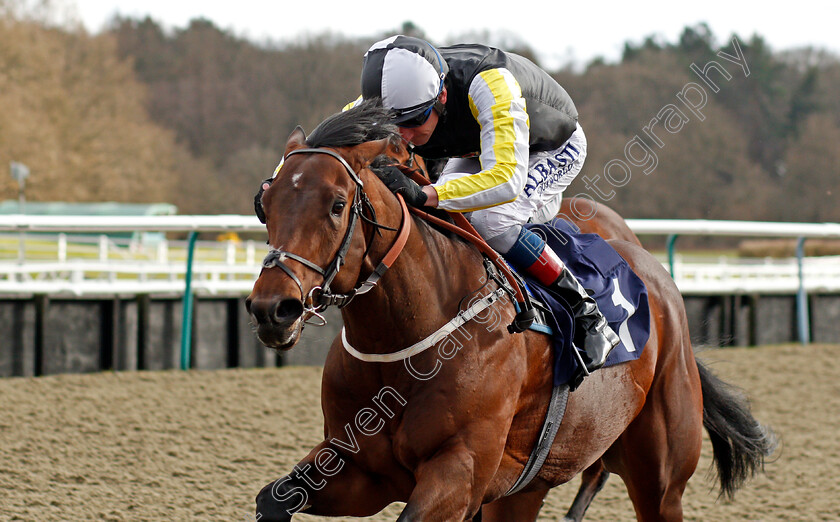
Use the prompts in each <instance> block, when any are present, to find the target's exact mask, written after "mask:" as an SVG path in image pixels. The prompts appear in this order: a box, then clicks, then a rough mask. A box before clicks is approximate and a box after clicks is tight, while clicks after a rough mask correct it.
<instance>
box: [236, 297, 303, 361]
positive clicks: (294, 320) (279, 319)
mask: <svg viewBox="0 0 840 522" xmlns="http://www.w3.org/2000/svg"><path fill="white" fill-rule="evenodd" d="M245 308H246V309H247V310H248V313H249V314H250V315H251V318H252V322H253V324H254V325H255V326H256V331H257V337H258V338H259V340H260V342H262V343H263V344H264V345H266V346H267V347H269V348H273V349H275V350H289V349H291V348H292V347H293V346H294V345H295V343H297V341H298V339H299V338H300V330H301V326H302V324H303V321H301V317H302V316H303V303H302V302H301V301H300V300H299V299H282V300H279V299H261V298H253V299H252V298H250V297H249V298H248V299H246V300H245Z"/></svg>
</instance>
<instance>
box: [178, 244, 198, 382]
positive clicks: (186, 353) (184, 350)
mask: <svg viewBox="0 0 840 522" xmlns="http://www.w3.org/2000/svg"><path fill="white" fill-rule="evenodd" d="M197 237H198V233H197V232H190V235H189V239H188V242H187V273H186V276H185V277H184V279H185V284H184V306H183V307H182V314H181V369H182V370H189V369H190V360H191V358H192V314H193V294H192V272H193V252H194V251H195V240H196V238H197Z"/></svg>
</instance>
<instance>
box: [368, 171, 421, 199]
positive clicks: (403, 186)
mask: <svg viewBox="0 0 840 522" xmlns="http://www.w3.org/2000/svg"><path fill="white" fill-rule="evenodd" d="M374 172H375V173H376V175H377V177H378V178H379V179H381V180H382V183H385V186H386V187H388V188H389V189H391V192H393V193H394V194H402V197H403V199H404V200H405V202H406V203H408V204H409V205H411V206H413V207H422V206H423V205H425V204H426V200H427V199H428V196H427V195H426V194H425V193H424V192H423V189H421V188H420V185H418V184H417V183H415V182H414V180H412V179H411V178H409V177H408V176H406V175H405V174H403V173H402V172H401V171H400V169H398V168H397V167H394V166H391V165H387V166H384V167H381V168H378V169H375V170H374Z"/></svg>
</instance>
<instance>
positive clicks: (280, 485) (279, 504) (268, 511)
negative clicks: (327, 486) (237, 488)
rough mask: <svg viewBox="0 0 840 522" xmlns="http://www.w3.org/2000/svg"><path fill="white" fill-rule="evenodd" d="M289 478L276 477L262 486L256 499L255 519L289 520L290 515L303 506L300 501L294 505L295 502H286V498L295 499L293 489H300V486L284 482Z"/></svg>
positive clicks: (261, 521)
mask: <svg viewBox="0 0 840 522" xmlns="http://www.w3.org/2000/svg"><path fill="white" fill-rule="evenodd" d="M290 478H291V477H284V478H281V479H277V480H276V481H274V482H271V483H269V484H268V485H267V486H265V487H264V488H262V491H260V493H259V494H258V495H257V499H256V500H257V509H256V513H255V518H256V520H258V521H259V522H290V521H291V520H292V515H293V514H295V513H296V512H297V511H298V510H299V509H300V508H302V507H303V505H302V503H298V504H297V505H295V504H296V503H295V502H286V500H295V499H294V497H295V493H294V490H296V489H298V490H300V488H294V487H292V486H290V485H289V484H287V483H286V482H288V481H289V480H290ZM301 491H303V490H301ZM298 496H299V495H298Z"/></svg>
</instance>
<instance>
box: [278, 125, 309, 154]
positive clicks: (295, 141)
mask: <svg viewBox="0 0 840 522" xmlns="http://www.w3.org/2000/svg"><path fill="white" fill-rule="evenodd" d="M303 147H306V133H305V132H303V127H301V126H300V125H298V126H297V127H295V130H293V131H292V133H291V134H289V139H288V140H286V152H285V153H283V156H284V157H285V156H288V155H289V153H290V152H292V151H293V150H295V149H300V148H303Z"/></svg>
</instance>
